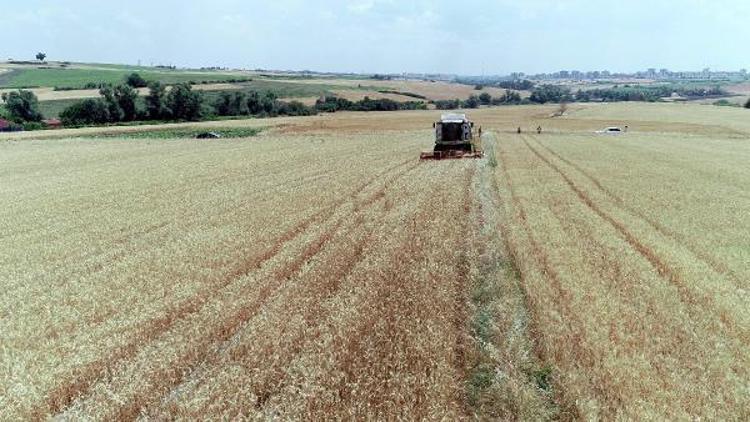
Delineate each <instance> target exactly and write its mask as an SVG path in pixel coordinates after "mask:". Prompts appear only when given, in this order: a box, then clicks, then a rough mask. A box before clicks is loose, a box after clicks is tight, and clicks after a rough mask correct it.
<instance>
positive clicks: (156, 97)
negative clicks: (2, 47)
mask: <svg viewBox="0 0 750 422" xmlns="http://www.w3.org/2000/svg"><path fill="white" fill-rule="evenodd" d="M143 87H148V94H147V95H145V96H144V97H143V98H140V96H139V92H138V90H137V88H143ZM99 95H100V97H98V98H87V99H83V100H80V101H76V102H75V103H73V104H71V105H70V106H68V107H67V108H65V109H64V110H63V111H62V112H61V113H60V120H61V122H62V124H63V125H65V126H73V127H76V126H89V125H102V124H112V123H121V122H134V121H197V120H206V119H211V118H215V117H220V116H254V117H275V116H308V115H313V114H317V113H318V112H336V111H396V110H420V109H422V110H423V109H426V108H427V106H426V104H425V103H424V102H423V101H407V102H397V101H393V100H389V99H372V98H369V97H365V98H364V99H362V100H359V101H350V100H347V99H344V98H338V97H333V96H326V97H322V98H321V99H319V100H318V101H317V102H316V103H315V105H314V106H308V105H305V104H303V103H301V102H299V101H289V102H287V101H281V100H280V99H279V98H278V97H277V95H276V94H275V93H273V92H270V91H269V92H265V93H260V92H257V91H251V92H245V91H237V92H222V93H220V94H219V96H218V98H216V99H215V100H214V101H209V100H208V99H207V98H206V97H205V96H204V94H203V92H200V91H195V90H193V88H192V86H191V84H190V83H180V84H176V85H171V86H167V85H164V84H162V83H160V82H157V81H152V82H148V81H146V80H144V79H143V78H142V77H141V76H140V75H138V74H137V73H133V74H131V75H129V76H127V77H126V78H125V80H124V81H123V83H121V84H117V85H109V84H103V85H100V87H99ZM2 99H3V101H4V102H5V107H4V111H5V112H4V114H5V115H7V117H8V118H9V119H10V120H12V121H14V122H17V123H18V124H21V125H23V126H24V127H25V128H26V129H40V128H42V127H43V125H42V123H41V121H42V119H43V118H44V117H43V116H42V113H41V112H40V109H39V101H38V99H37V97H36V96H35V95H34V93H33V92H31V91H25V90H19V91H14V92H11V93H7V94H3V96H2Z"/></svg>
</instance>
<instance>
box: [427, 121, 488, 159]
mask: <svg viewBox="0 0 750 422" xmlns="http://www.w3.org/2000/svg"><path fill="white" fill-rule="evenodd" d="M432 127H434V128H435V149H434V150H433V151H426V152H423V153H422V154H421V155H420V156H419V158H420V159H421V160H442V159H450V158H482V157H483V156H484V153H483V152H482V148H481V142H482V129H481V128H479V133H478V136H476V137H475V136H474V122H472V121H470V120H469V119H467V118H466V115H465V114H443V115H442V116H441V118H440V121H439V122H435V123H433V124H432ZM475 138H476V140H477V142H476V143H475V142H474V140H475Z"/></svg>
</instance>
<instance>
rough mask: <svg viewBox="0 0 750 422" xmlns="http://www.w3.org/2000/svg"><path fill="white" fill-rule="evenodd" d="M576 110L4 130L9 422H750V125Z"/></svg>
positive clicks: (708, 113) (2, 382)
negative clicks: (225, 128) (620, 130)
mask: <svg viewBox="0 0 750 422" xmlns="http://www.w3.org/2000/svg"><path fill="white" fill-rule="evenodd" d="M554 111H555V107H554V106H551V107H507V108H493V109H481V110H476V111H475V112H472V113H470V117H472V118H473V120H475V121H476V122H477V124H479V125H482V126H483V128H484V131H485V133H486V134H487V135H486V136H485V137H484V139H483V143H484V148H485V150H486V157H485V158H484V159H482V160H453V161H440V162H420V161H419V160H418V156H419V151H420V150H423V149H428V148H430V147H431V142H432V141H431V132H432V129H431V126H430V123H431V121H432V120H434V119H435V117H436V116H435V113H434V112H396V113H372V114H366V113H343V114H341V113H337V114H335V115H325V116H315V117H307V118H283V119H270V120H257V119H253V120H248V121H237V122H232V124H233V125H237V126H244V127H258V128H263V131H262V132H261V134H260V135H258V136H255V137H250V138H236V139H221V140H210V141H206V140H193V139H137V138H127V137H126V136H125V135H127V134H128V133H130V132H133V131H138V130H143V128H107V129H81V130H71V131H59V132H42V133H41V135H40V134H34V133H26V134H12V135H0V198H2V200H3V204H4V207H2V209H0V239H2V245H3V247H2V248H0V268H1V269H2V271H0V286H2V289H3V294H2V296H0V363H2V364H1V365H0V408H1V409H3V414H2V419H46V418H50V417H57V418H63V419H72V420H78V419H94V420H132V419H142V420H146V419H157V420H164V419H175V418H177V419H217V418H224V419H274V418H277V419H386V420H392V419H407V420H445V419H448V420H456V419H500V420H551V419H552V420H554V419H561V420H579V419H586V420H595V419H604V420H610V419H697V418H704V419H734V420H742V419H748V418H750V414H748V411H747V409H748V408H750V402H749V399H748V398H749V397H750V381H749V380H750V376H749V375H750V374H748V370H747V368H748V367H750V352H749V351H750V348H749V347H748V346H750V344H748V343H750V337H749V336H748V327H750V324H748V322H750V321H748V319H750V313H749V311H748V309H750V308H749V307H748V281H747V280H748V276H750V267H749V266H748V264H747V263H748V262H750V247H749V246H748V241H747V239H748V238H750V219H749V218H748V217H750V216H748V211H747V210H748V209H750V196H748V195H747V189H746V186H748V183H749V182H750V170H748V168H747V166H746V163H747V160H748V158H750V146H749V145H750V144H748V139H750V126H748V124H747V123H746V117H747V114H746V112H744V111H743V110H729V109H726V108H718V107H710V106H693V105H674V104H658V105H647V104H626V105H621V104H617V105H593V106H575V107H571V110H570V111H569V113H568V115H566V116H564V117H558V118H551V117H550V115H552V114H553V113H554ZM221 124H226V123H221V122H217V123H209V124H206V123H201V124H185V125H182V126H180V127H187V128H207V129H214V128H216V127H219V126H217V125H221ZM612 124H621V125H624V124H628V125H629V126H630V131H629V132H628V133H627V134H625V135H622V136H618V137H607V136H601V135H595V134H594V133H593V131H594V130H596V129H600V128H601V127H603V126H608V125H612ZM537 125H542V126H543V127H544V132H543V133H542V134H541V135H537V134H536V133H534V134H531V133H528V130H527V129H530V128H533V127H536V126H537ZM518 126H522V127H523V128H524V133H522V134H521V135H518V134H516V133H515V130H516V128H517V127H518ZM104 132H106V135H107V136H106V137H100V136H99V135H98V134H100V133H104ZM120 132H123V136H122V137H118V133H120Z"/></svg>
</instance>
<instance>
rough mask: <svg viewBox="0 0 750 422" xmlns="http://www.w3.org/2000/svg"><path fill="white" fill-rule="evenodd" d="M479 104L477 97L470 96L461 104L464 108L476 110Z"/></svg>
mask: <svg viewBox="0 0 750 422" xmlns="http://www.w3.org/2000/svg"><path fill="white" fill-rule="evenodd" d="M479 103H480V101H479V97H477V96H476V95H472V96H471V97H469V98H468V99H467V100H466V101H464V102H463V103H462V106H463V107H464V108H477V107H479Z"/></svg>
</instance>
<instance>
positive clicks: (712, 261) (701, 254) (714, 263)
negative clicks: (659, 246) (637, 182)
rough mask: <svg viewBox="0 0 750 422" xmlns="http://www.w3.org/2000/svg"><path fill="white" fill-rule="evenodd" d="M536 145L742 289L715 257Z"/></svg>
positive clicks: (572, 164) (576, 168)
mask: <svg viewBox="0 0 750 422" xmlns="http://www.w3.org/2000/svg"><path fill="white" fill-rule="evenodd" d="M535 141H536V144H537V145H539V146H540V147H542V148H544V150H546V151H547V152H549V154H551V155H552V156H554V157H555V158H557V159H558V160H560V161H562V162H563V163H565V164H567V165H568V166H570V167H572V168H573V169H575V170H576V171H578V172H579V173H580V174H582V175H583V176H584V177H585V178H586V179H588V180H589V181H590V182H591V183H592V184H593V185H594V186H596V188H597V189H599V190H600V191H601V192H603V193H604V194H605V195H606V196H608V197H609V198H610V199H611V200H612V201H613V202H614V203H615V204H617V205H618V206H619V207H620V208H623V209H624V210H626V211H627V212H629V213H631V214H633V215H635V216H637V217H639V218H641V219H642V220H643V221H645V222H646V223H647V224H648V225H649V226H651V228H653V229H654V230H655V231H657V232H658V233H660V234H661V235H662V236H664V237H667V238H671V239H673V240H674V241H675V242H677V243H679V244H680V245H682V246H683V247H685V248H686V249H688V251H690V253H692V254H693V256H694V257H695V258H697V259H698V260H700V261H702V262H704V263H705V264H706V265H708V266H709V267H710V268H711V269H712V270H713V271H714V272H716V273H717V274H718V275H723V276H726V277H729V278H730V279H731V280H732V281H734V283H735V284H736V285H737V286H738V287H742V286H743V284H742V283H741V281H740V280H739V279H738V278H737V276H736V275H735V274H734V273H732V272H731V271H730V270H729V269H728V268H727V267H726V265H724V264H723V263H722V262H719V261H718V260H717V259H716V258H715V257H713V256H712V255H710V254H709V253H707V252H706V251H704V250H701V249H699V248H697V247H696V246H695V245H694V244H693V243H692V242H690V241H688V240H687V239H686V238H685V236H683V235H681V234H679V233H677V232H675V231H673V230H670V229H668V228H667V227H665V226H663V225H662V224H659V223H658V222H657V221H655V220H653V219H652V218H650V217H648V216H647V215H646V214H645V213H643V212H642V211H639V210H638V209H636V208H634V207H631V206H629V205H628V204H627V202H626V201H625V200H624V199H623V198H622V197H620V196H618V195H617V194H615V193H614V192H613V191H612V190H610V189H608V188H606V187H605V186H603V185H602V183H601V182H600V181H599V180H598V179H596V178H595V177H594V176H593V175H592V174H590V173H589V172H587V171H586V170H584V169H583V168H582V167H581V166H579V165H577V164H575V163H574V162H572V161H570V160H568V159H566V158H565V157H563V156H562V155H560V154H558V153H557V152H555V151H554V150H553V149H551V148H550V147H548V146H547V145H544V144H543V143H542V142H540V141H539V140H535Z"/></svg>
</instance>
